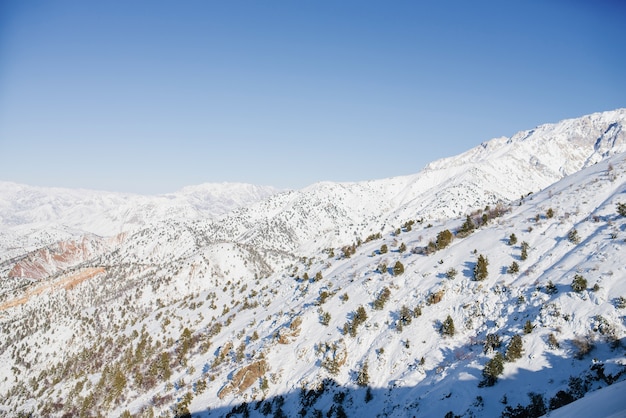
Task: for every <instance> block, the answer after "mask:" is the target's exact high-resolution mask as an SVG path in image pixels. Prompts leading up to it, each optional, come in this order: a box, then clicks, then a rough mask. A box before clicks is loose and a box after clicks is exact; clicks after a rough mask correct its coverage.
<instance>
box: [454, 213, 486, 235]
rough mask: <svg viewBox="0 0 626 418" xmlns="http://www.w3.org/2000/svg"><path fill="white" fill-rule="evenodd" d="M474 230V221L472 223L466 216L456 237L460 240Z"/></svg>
mask: <svg viewBox="0 0 626 418" xmlns="http://www.w3.org/2000/svg"><path fill="white" fill-rule="evenodd" d="M484 223H486V222H484ZM475 228H476V225H474V221H472V218H471V217H470V216H469V215H467V218H465V222H464V223H463V225H461V228H460V229H459V231H458V235H459V236H460V237H461V238H463V237H466V236H468V235H469V234H471V233H472V231H474V229H475Z"/></svg>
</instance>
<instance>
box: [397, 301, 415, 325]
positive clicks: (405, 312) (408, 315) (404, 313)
mask: <svg viewBox="0 0 626 418" xmlns="http://www.w3.org/2000/svg"><path fill="white" fill-rule="evenodd" d="M398 317H399V318H398V321H399V322H400V323H401V324H402V325H409V324H410V323H411V321H412V320H413V313H412V312H411V310H410V309H409V308H408V307H407V306H406V305H402V307H401V308H400V311H399V312H398Z"/></svg>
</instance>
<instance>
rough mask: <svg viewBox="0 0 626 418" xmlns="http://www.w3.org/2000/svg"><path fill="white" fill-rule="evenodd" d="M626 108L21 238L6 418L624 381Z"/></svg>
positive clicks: (207, 409) (7, 300)
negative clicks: (480, 267) (403, 167)
mask: <svg viewBox="0 0 626 418" xmlns="http://www.w3.org/2000/svg"><path fill="white" fill-rule="evenodd" d="M623 119H624V111H615V112H606V113H603V114H597V115H591V116H588V117H585V118H581V119H580V120H579V119H576V120H571V121H564V122H561V123H559V124H555V125H545V126H542V127H539V128H537V129H536V130H535V132H533V133H532V134H525V135H522V134H520V135H516V136H514V137H513V138H511V139H510V140H493V141H490V142H489V143H487V145H485V146H480V147H478V148H476V149H473V150H470V151H468V152H467V153H465V154H462V155H461V156H457V157H454V158H452V159H447V160H442V161H439V162H434V163H432V164H430V165H429V166H428V167H427V168H426V169H425V170H423V171H422V172H420V173H418V174H416V175H414V176H407V177H398V178H393V179H385V180H376V181H368V182H361V183H340V184H337V183H320V184H315V185H312V186H310V187H308V188H306V189H303V190H300V191H290V192H284V193H279V194H275V195H272V196H270V197H269V198H267V199H264V200H259V201H257V202H256V203H253V204H250V205H245V206H243V207H241V208H239V209H236V210H234V211H231V212H229V213H226V214H223V215H222V216H219V217H218V218H216V219H215V220H212V219H206V218H205V217H201V216H190V217H189V219H187V218H185V217H184V216H174V217H169V216H168V217H165V219H157V218H158V217H155V218H154V219H150V220H149V221H146V222H147V223H146V224H145V225H149V227H143V228H141V227H140V228H138V229H129V230H127V231H126V232H124V233H122V234H118V235H115V236H113V237H109V238H106V239H104V238H102V237H90V236H89V235H83V236H81V239H77V238H76V236H75V235H72V234H73V232H72V231H70V232H71V233H68V235H69V236H70V238H71V240H67V241H63V242H59V243H55V244H54V245H52V244H47V246H46V247H45V248H40V249H36V250H35V251H29V252H26V251H22V252H21V253H19V252H17V249H16V250H15V252H16V255H15V256H14V258H12V259H11V260H7V259H6V258H5V259H4V260H5V261H4V262H2V263H1V264H0V286H1V287H0V335H1V337H0V363H1V364H4V365H6V366H5V367H3V368H0V415H2V414H4V415H6V416H13V415H15V414H16V413H17V412H18V411H21V412H28V411H33V412H34V413H35V415H41V416H62V415H67V414H69V415H76V416H79V415H81V414H83V415H86V416H89V415H94V414H95V413H96V412H98V413H100V414H103V415H107V416H119V415H121V414H126V413H128V414H133V415H137V416H146V417H147V416H159V415H161V416H183V415H184V413H185V412H186V411H189V412H191V413H193V414H194V416H227V415H229V414H230V416H298V415H300V416H308V417H314V416H320V414H321V415H323V416H343V415H342V414H346V415H347V416H397V417H404V416H424V417H430V416H465V417H471V416H499V415H502V416H519V415H516V414H526V415H525V416H540V415H542V414H544V413H545V412H547V411H548V409H551V408H556V407H557V406H561V405H564V404H566V403H568V402H571V401H573V400H575V399H578V398H581V397H583V396H585V394H586V393H587V392H588V391H591V390H594V389H598V388H602V387H606V386H608V385H611V384H614V383H615V382H618V383H617V384H619V382H621V381H623V380H624V379H626V356H625V348H624V344H626V322H625V320H624V315H625V312H626V311H625V309H626V267H625V266H624V264H623V254H624V250H625V249H626V217H624V216H622V215H621V214H620V213H618V205H619V204H626V152H625V151H626V150H623V146H624V139H623V136H622V135H623V134H622V133H621V126H622V123H623ZM611 126H612V127H611ZM564 132H569V134H566V133H564ZM583 137H584V138H583ZM568 138H569V139H568ZM599 139H600V140H599ZM605 143H610V146H604V145H603V144H605ZM555 144H556V145H555ZM589 144H591V145H589ZM596 144H599V145H598V146H596ZM557 145H558V146H557ZM552 147H554V148H552ZM548 149H549V150H551V151H550V152H548V151H546V150H548ZM487 150H490V151H489V152H488V151H487ZM533 150H534V151H533ZM620 150H622V152H621V153H620V152H619V151H620ZM598 156H602V157H603V159H601V160H598V159H599V157H598ZM501 160H502V161H505V162H501ZM506 161H508V162H506ZM537 162H538V163H537ZM556 167H558V168H556ZM576 167H578V168H580V169H581V170H580V171H577V170H578V169H577V168H576ZM509 169H510V170H512V171H511V172H508V171H502V170H509ZM498 170H500V171H498ZM524 170H526V171H525V172H524ZM569 170H571V171H569ZM479 173H483V174H482V175H479ZM566 174H567V176H565V175H566ZM514 175H518V176H519V177H518V178H517V180H515V179H513V180H511V184H512V183H514V182H515V181H518V187H517V188H516V189H514V188H513V187H512V186H511V189H510V190H509V189H508V187H509V186H508V185H509V177H511V176H514ZM505 177H506V178H505ZM550 179H554V181H557V182H556V183H554V184H552V185H550V186H548V187H546V188H544V186H547V184H546V185H542V184H543V183H541V181H545V182H546V183H549V182H550ZM540 189H543V190H540ZM507 190H509V191H507ZM530 191H533V192H534V193H533V194H531V195H528V192H530ZM506 193H510V195H507V194H506ZM521 195H524V197H523V198H521ZM425 202H430V203H425ZM498 202H499V203H498ZM486 205H490V207H489V208H486V207H485V206H486ZM52 206H55V207H61V206H62V205H61V204H59V203H55V205H52ZM194 207H196V208H198V207H202V203H201V202H199V203H196V206H194ZM619 207H621V206H619ZM623 210H626V209H623ZM468 214H470V215H471V216H470V218H469V219H470V220H471V221H472V225H473V227H474V229H473V230H471V231H470V230H466V229H464V227H463V225H464V223H466V222H467V220H468V219H467V217H466V215H468ZM33 222H34V221H33ZM46 222H48V221H46ZM56 225H61V227H65V226H64V225H63V224H61V223H58V224H56ZM19 227H20V226H19V225H15V226H12V228H19ZM74 227H75V226H74ZM68 228H70V227H68ZM81 228H84V226H81ZM85 229H86V228H85ZM41 231H46V229H45V228H43V229H41ZM444 231H451V232H452V234H451V236H450V237H449V238H450V240H451V241H450V243H449V244H448V245H443V238H442V237H443V236H445V235H446V234H445V233H443V232H444ZM513 234H514V235H515V238H516V239H512V235H513ZM431 242H432V244H431ZM437 243H439V248H438V244H437ZM524 252H525V253H526V254H525V255H524V254H523V253H524ZM480 256H482V257H483V258H486V259H487V260H488V266H487V271H488V274H487V277H486V278H484V279H483V280H479V281H477V280H475V277H474V271H475V269H476V267H477V264H478V260H479V259H480V258H481V257H480ZM398 262H399V263H400V264H398ZM400 267H402V269H400ZM400 270H403V271H400ZM35 273H37V276H36V277H34V276H35ZM33 279H36V280H33ZM583 280H585V281H586V283H584V284H580V283H582V281H583ZM572 284H579V286H580V288H576V289H574V288H573V287H572ZM448 317H449V320H448ZM444 325H445V326H444ZM450 325H453V328H454V332H451V327H450ZM518 340H519V341H521V344H522V349H521V356H516V355H514V354H515V353H514V350H512V349H510V348H509V347H510V346H511V343H512V342H513V341H518ZM497 342H500V345H498V344H497ZM490 343H491V344H490ZM498 353H500V354H502V355H503V356H505V357H506V361H504V363H503V364H502V369H501V371H500V372H499V373H495V372H494V373H493V374H488V373H487V374H486V372H485V371H486V370H495V371H496V372H497V371H498V367H495V366H494V364H495V363H492V361H493V362H495V360H494V359H496V358H497V356H498ZM507 353H508V354H507ZM489 365H491V366H493V367H491V368H490V367H489ZM583 399H584V398H583ZM618 411H620V412H622V410H619V409H618Z"/></svg>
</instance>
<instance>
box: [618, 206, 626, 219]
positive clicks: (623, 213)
mask: <svg viewBox="0 0 626 418" xmlns="http://www.w3.org/2000/svg"><path fill="white" fill-rule="evenodd" d="M617 213H619V214H620V215H621V216H626V203H618V204H617Z"/></svg>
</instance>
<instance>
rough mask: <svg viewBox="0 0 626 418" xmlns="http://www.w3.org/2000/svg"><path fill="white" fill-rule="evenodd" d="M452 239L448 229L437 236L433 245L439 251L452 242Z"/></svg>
mask: <svg viewBox="0 0 626 418" xmlns="http://www.w3.org/2000/svg"><path fill="white" fill-rule="evenodd" d="M452 238H453V237H452V232H450V230H448V229H446V230H443V231H441V232H439V233H438V234H437V242H436V243H435V245H437V249H438V250H441V249H443V248H446V247H447V246H448V245H450V243H451V242H452Z"/></svg>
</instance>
